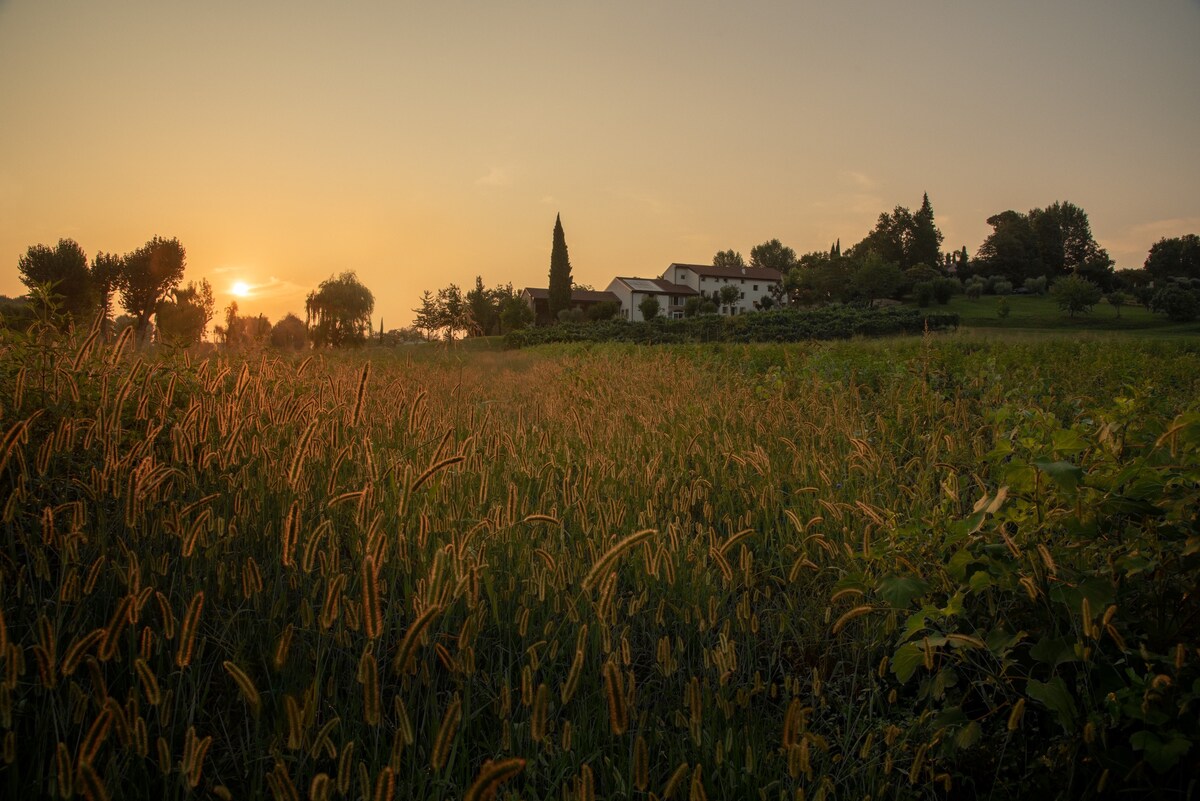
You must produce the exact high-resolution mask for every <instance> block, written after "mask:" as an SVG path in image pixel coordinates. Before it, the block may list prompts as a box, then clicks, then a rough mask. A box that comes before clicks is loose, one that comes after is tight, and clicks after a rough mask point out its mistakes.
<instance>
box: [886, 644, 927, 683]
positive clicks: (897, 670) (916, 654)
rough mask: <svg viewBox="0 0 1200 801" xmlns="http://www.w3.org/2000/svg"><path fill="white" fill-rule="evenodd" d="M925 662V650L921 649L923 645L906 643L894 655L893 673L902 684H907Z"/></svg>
mask: <svg viewBox="0 0 1200 801" xmlns="http://www.w3.org/2000/svg"><path fill="white" fill-rule="evenodd" d="M924 661H925V649H924V648H922V647H921V644H920V643H915V642H910V643H906V644H904V645H901V646H900V647H899V648H897V649H896V653H894V654H892V673H893V674H895V676H896V678H897V679H899V680H900V683H901V684H907V683H908V680H909V679H911V678H912V676H913V674H914V673H916V672H917V668H919V667H920V666H921V664H922V663H923V662H924Z"/></svg>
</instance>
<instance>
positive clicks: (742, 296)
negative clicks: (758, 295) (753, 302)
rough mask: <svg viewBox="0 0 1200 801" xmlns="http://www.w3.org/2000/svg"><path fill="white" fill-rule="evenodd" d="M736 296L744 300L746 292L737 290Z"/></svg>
mask: <svg viewBox="0 0 1200 801" xmlns="http://www.w3.org/2000/svg"><path fill="white" fill-rule="evenodd" d="M738 297H739V298H741V299H742V300H745V299H746V293H745V292H739V293H738Z"/></svg>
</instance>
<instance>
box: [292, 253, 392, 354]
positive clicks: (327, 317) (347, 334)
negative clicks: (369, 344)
mask: <svg viewBox="0 0 1200 801" xmlns="http://www.w3.org/2000/svg"><path fill="white" fill-rule="evenodd" d="M304 305H305V313H306V315H307V318H308V319H307V321H306V325H307V326H308V330H309V334H310V335H311V336H312V340H313V344H314V345H316V346H317V347H323V346H325V345H330V346H333V347H335V348H336V347H340V346H343V345H361V344H362V343H363V342H364V341H366V338H367V333H368V332H369V331H370V330H371V312H372V311H374V309H375V296H374V295H372V294H371V290H369V289H367V288H366V287H365V286H363V285H362V283H361V282H359V280H358V276H357V275H355V274H354V272H353V271H348V272H344V273H342V274H341V275H339V276H338V277H337V278H333V277H330V278H327V279H326V280H324V281H322V282H321V284H320V286H318V287H317V289H316V291H314V292H310V293H309V294H308V299H307V300H306V301H305V304H304Z"/></svg>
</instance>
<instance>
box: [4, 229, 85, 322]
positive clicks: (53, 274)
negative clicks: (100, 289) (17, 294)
mask: <svg viewBox="0 0 1200 801" xmlns="http://www.w3.org/2000/svg"><path fill="white" fill-rule="evenodd" d="M17 270H18V271H19V272H20V274H21V283H23V284H25V286H27V287H29V288H30V289H33V288H34V287H39V286H44V285H46V284H49V285H50V289H51V291H52V292H53V293H54V294H55V295H57V296H59V298H60V300H59V304H60V307H61V310H62V311H63V312H65V313H66V314H68V315H70V317H71V319H72V320H73V321H74V322H75V323H76V324H78V323H80V322H82V321H83V320H84V319H85V318H87V317H90V316H91V314H92V313H93V312H94V311H95V309H96V289H95V285H94V283H93V281H92V276H91V273H89V272H88V263H87V254H86V253H84V252H83V248H81V247H80V246H79V244H78V243H77V242H76V241H75V240H74V239H60V240H58V244H57V245H56V246H55V247H53V248H51V247H48V246H46V245H33V246H31V247H30V248H29V250H27V251H26V252H25V255H24V256H22V257H21V258H20V259H19V260H18V261H17Z"/></svg>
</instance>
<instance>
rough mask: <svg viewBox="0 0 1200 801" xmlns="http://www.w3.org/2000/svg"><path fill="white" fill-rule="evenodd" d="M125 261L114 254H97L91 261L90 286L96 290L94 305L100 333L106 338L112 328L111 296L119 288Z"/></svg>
mask: <svg viewBox="0 0 1200 801" xmlns="http://www.w3.org/2000/svg"><path fill="white" fill-rule="evenodd" d="M124 269H125V259H123V258H122V257H120V256H118V255H117V254H115V253H103V252H100V253H97V254H96V257H95V258H94V259H92V284H93V286H95V288H96V305H97V309H98V311H99V314H100V317H101V323H100V326H101V328H100V331H101V334H102V335H103V336H104V338H106V339H107V338H108V333H109V328H111V327H112V296H113V292H116V291H117V289H118V288H119V286H120V281H121V272H122V270H124Z"/></svg>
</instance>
